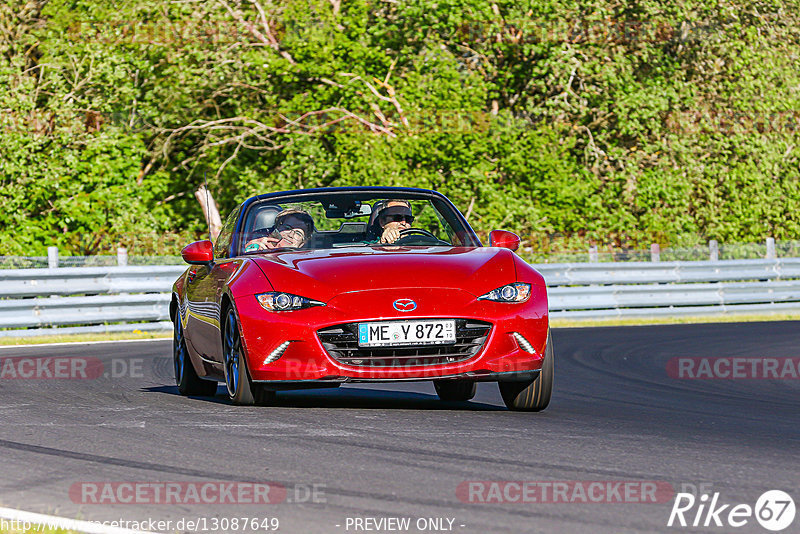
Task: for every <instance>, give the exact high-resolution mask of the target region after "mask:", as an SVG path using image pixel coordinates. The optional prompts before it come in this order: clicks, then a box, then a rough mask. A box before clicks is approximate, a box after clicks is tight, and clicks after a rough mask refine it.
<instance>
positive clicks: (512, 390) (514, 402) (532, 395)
mask: <svg viewBox="0 0 800 534" xmlns="http://www.w3.org/2000/svg"><path fill="white" fill-rule="evenodd" d="M553 353H554V350H553V339H552V337H551V336H550V331H549V330H548V331H547V346H546V347H545V350H544V361H543V362H542V369H541V371H540V372H539V376H537V377H536V378H535V379H533V380H526V381H523V382H498V384H499V386H500V395H502V397H503V402H505V404H506V406H507V407H508V409H509V410H514V411H522V412H540V411H542V410H544V409H545V408H547V405H548V404H550V396H551V394H552V392H553V374H554V364H555V362H554V361H553V360H554V355H553Z"/></svg>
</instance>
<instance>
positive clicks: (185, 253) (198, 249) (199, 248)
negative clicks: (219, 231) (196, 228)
mask: <svg viewBox="0 0 800 534" xmlns="http://www.w3.org/2000/svg"><path fill="white" fill-rule="evenodd" d="M181 257H182V258H183V261H185V262H186V263H189V264H191V265H206V266H210V264H212V263H214V243H212V242H211V241H208V240H204V241H195V242H194V243H189V244H188V245H186V246H185V247H183V250H181Z"/></svg>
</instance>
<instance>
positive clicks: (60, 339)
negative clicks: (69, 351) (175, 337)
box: [0, 330, 172, 346]
mask: <svg viewBox="0 0 800 534" xmlns="http://www.w3.org/2000/svg"><path fill="white" fill-rule="evenodd" d="M129 339H172V336H171V335H170V333H169V332H142V331H141V330H134V331H133V332H109V333H97V334H63V335H52V336H31V337H0V346H8V345H12V346H13V345H41V344H43V343H85V342H87V341H120V340H129Z"/></svg>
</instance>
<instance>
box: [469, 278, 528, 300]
mask: <svg viewBox="0 0 800 534" xmlns="http://www.w3.org/2000/svg"><path fill="white" fill-rule="evenodd" d="M530 296H531V285H530V284H525V283H523V282H515V283H513V284H508V285H505V286H503V287H498V288H497V289H495V290H493V291H489V292H488V293H486V294H485V295H481V296H480V297H478V300H492V301H494V302H525V301H526V300H528V299H529V298H530Z"/></svg>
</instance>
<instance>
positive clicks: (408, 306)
mask: <svg viewBox="0 0 800 534" xmlns="http://www.w3.org/2000/svg"><path fill="white" fill-rule="evenodd" d="M392 306H394V309H395V310H397V311H401V312H410V311H414V310H416V309H417V303H416V302H414V301H413V300H411V299H397V300H396V301H394V302H393V303H392Z"/></svg>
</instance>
